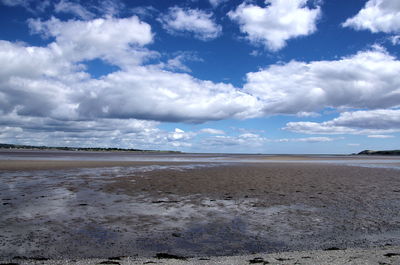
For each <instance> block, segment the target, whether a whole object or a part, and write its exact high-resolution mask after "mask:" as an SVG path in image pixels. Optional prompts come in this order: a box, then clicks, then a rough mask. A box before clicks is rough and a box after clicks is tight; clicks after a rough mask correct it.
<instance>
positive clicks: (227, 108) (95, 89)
mask: <svg viewBox="0 0 400 265" xmlns="http://www.w3.org/2000/svg"><path fill="white" fill-rule="evenodd" d="M30 25H31V27H32V28H33V29H34V30H36V32H40V33H42V34H46V35H48V36H49V37H55V40H54V42H52V43H50V44H49V45H48V46H47V47H34V46H31V47H29V46H24V45H23V44H13V43H11V42H7V41H1V42H0V60H1V61H2V62H3V63H4V67H2V68H0V102H1V103H2V104H1V105H0V112H1V113H11V112H15V113H16V114H18V115H24V116H35V117H45V116H47V117H50V118H53V119H63V120H79V119H94V120H95V119H102V118H109V119H146V120H158V121H185V122H204V121H207V120H220V119H225V118H247V117H255V116H258V115H259V114H260V113H261V112H260V109H261V104H260V102H259V101H258V100H257V99H256V98H255V97H253V96H251V95H248V94H246V93H244V92H242V91H240V90H239V89H237V88H235V87H233V86H232V85H230V84H224V83H213V82H211V81H203V80H199V79H196V78H193V77H192V76H190V75H187V74H180V73H174V72H171V71H165V70H163V69H161V68H160V67H159V66H158V65H147V66H143V65H142V66H139V65H138V64H139V63H140V62H141V60H140V58H139V59H138V58H137V57H138V55H137V51H138V49H139V51H141V50H140V49H142V47H141V46H142V45H146V44H147V43H150V42H151V41H152V34H151V29H150V26H149V25H148V24H146V23H143V22H140V21H139V20H138V18H137V17H131V18H124V19H116V18H106V19H94V20H90V21H78V20H69V21H66V22H63V21H60V20H58V19H51V20H49V21H45V22H42V21H38V20H32V21H31V22H30ZM127 32H131V33H132V34H127ZM126 35H129V36H126ZM148 53H149V52H147V53H146V52H145V54H148ZM185 56H186V55H185ZM186 57H187V56H186ZM186 57H185V58H186ZM189 57H190V56H189ZM97 58H100V59H103V60H105V61H106V62H111V63H114V64H116V65H118V66H120V70H117V71H114V72H112V73H110V74H108V75H104V76H102V77H101V78H99V79H95V78H91V76H90V75H89V74H88V73H86V72H85V67H84V65H83V64H82V63H84V61H85V60H91V59H97ZM192 59H193V58H192ZM172 102H173V104H171V103H172Z"/></svg>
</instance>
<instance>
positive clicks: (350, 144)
mask: <svg viewBox="0 0 400 265" xmlns="http://www.w3.org/2000/svg"><path fill="white" fill-rule="evenodd" d="M347 145H348V146H360V144H352V143H350V144H347Z"/></svg>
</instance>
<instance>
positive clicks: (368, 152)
mask: <svg viewBox="0 0 400 265" xmlns="http://www.w3.org/2000/svg"><path fill="white" fill-rule="evenodd" d="M357 155H393V156H398V155H400V150H384V151H374V150H364V151H361V152H360V153H358V154H357Z"/></svg>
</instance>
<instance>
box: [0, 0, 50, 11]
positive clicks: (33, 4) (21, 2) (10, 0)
mask: <svg viewBox="0 0 400 265" xmlns="http://www.w3.org/2000/svg"><path fill="white" fill-rule="evenodd" d="M0 3H2V4H3V5H6V6H11V7H16V6H21V7H23V8H25V9H26V10H28V11H29V12H32V13H39V12H44V11H45V10H46V9H47V8H48V7H49V6H50V1H49V0H42V1H36V0H0Z"/></svg>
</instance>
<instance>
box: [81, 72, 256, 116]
mask: <svg viewBox="0 0 400 265" xmlns="http://www.w3.org/2000/svg"><path fill="white" fill-rule="evenodd" d="M81 88H82V89H83V91H82V94H81V95H79V98H80V106H79V112H80V113H81V115H89V117H90V116H93V117H109V118H128V117H131V118H133V117H134V118H139V119H149V120H158V121H185V122H204V121H207V120H220V119H226V118H228V117H231V118H247V117H255V116H257V115H259V114H260V113H259V111H260V108H261V105H260V102H258V101H257V99H256V98H254V97H252V96H251V95H248V94H246V93H243V92H241V91H239V90H238V89H236V88H234V87H233V86H232V85H228V84H224V83H217V84H216V83H213V82H210V81H202V80H198V79H195V78H193V77H192V76H190V75H187V74H180V73H172V72H168V71H161V70H159V69H158V68H151V67H135V68H131V69H129V71H119V72H114V73H112V74H109V75H108V76H107V77H104V78H103V79H102V80H91V81H90V82H88V83H86V84H82V85H81Z"/></svg>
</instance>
